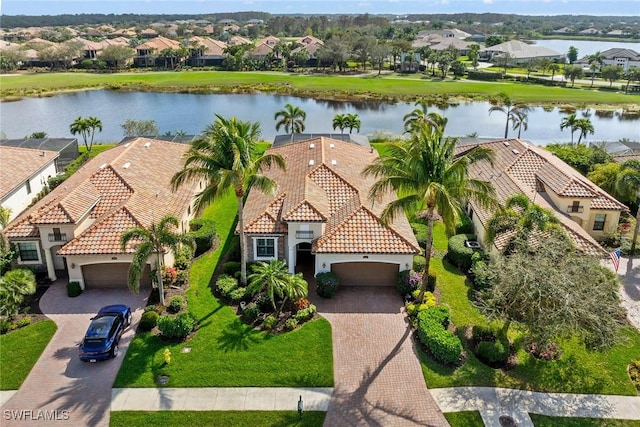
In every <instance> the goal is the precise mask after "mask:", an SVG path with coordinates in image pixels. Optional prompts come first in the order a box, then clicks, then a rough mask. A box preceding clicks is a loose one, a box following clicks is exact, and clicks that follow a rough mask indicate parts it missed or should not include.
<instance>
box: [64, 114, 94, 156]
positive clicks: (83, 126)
mask: <svg viewBox="0 0 640 427" xmlns="http://www.w3.org/2000/svg"><path fill="white" fill-rule="evenodd" d="M96 129H97V130H99V131H100V132H102V122H101V121H100V119H98V118H97V117H87V118H86V119H85V118H82V117H78V118H77V119H75V120H74V121H73V123H71V126H69V130H70V131H71V134H72V135H77V134H80V136H82V139H83V141H84V146H85V147H86V148H87V151H91V148H92V147H93V137H94V135H95V133H96ZM89 137H91V141H90V142H88V141H87V139H88V138H89Z"/></svg>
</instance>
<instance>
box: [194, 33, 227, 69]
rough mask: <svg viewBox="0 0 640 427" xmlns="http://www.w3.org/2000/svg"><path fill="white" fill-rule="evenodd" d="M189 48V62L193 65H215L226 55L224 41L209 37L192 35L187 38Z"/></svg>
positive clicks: (220, 62)
mask: <svg viewBox="0 0 640 427" xmlns="http://www.w3.org/2000/svg"><path fill="white" fill-rule="evenodd" d="M189 45H190V49H191V57H190V62H191V65H193V66H217V65H221V64H222V62H223V61H224V59H225V57H226V55H225V53H224V50H225V49H226V48H227V44H226V43H225V42H221V41H219V40H214V39H212V38H209V37H198V36H194V37H191V38H190V39H189Z"/></svg>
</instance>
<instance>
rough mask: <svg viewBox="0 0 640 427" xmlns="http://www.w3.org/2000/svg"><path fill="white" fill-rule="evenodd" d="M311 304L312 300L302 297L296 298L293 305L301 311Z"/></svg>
mask: <svg viewBox="0 0 640 427" xmlns="http://www.w3.org/2000/svg"><path fill="white" fill-rule="evenodd" d="M310 304H311V302H309V300H308V299H306V298H300V299H298V300H295V301H294V302H293V307H294V308H295V310H296V311H300V310H304V309H305V308H307V307H309V305H310Z"/></svg>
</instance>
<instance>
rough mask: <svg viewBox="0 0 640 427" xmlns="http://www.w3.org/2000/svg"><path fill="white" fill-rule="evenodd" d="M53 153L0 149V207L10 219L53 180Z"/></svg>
mask: <svg viewBox="0 0 640 427" xmlns="http://www.w3.org/2000/svg"><path fill="white" fill-rule="evenodd" d="M59 156H60V153H58V152H56V151H47V150H34V149H30V148H19V147H12V146H5V145H0V206H2V207H3V208H5V209H11V215H10V216H9V220H12V219H14V218H15V217H17V216H18V214H20V212H22V211H23V210H24V209H25V208H26V207H27V206H29V205H30V204H31V202H32V201H33V198H34V197H35V196H36V195H37V194H38V193H39V192H40V191H42V189H43V188H44V187H46V185H47V181H48V179H49V178H51V177H53V176H56V173H57V169H56V160H57V159H58V157H59Z"/></svg>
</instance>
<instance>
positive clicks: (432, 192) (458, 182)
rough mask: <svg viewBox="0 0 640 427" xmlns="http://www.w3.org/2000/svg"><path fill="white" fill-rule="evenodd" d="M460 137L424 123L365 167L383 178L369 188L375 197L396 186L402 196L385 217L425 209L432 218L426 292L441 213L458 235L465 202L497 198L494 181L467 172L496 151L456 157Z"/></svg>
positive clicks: (479, 149)
mask: <svg viewBox="0 0 640 427" xmlns="http://www.w3.org/2000/svg"><path fill="white" fill-rule="evenodd" d="M456 142H457V139H456V138H448V137H444V136H443V129H441V128H438V127H435V126H433V125H430V124H428V123H425V124H424V125H423V126H422V127H420V128H416V129H414V131H413V132H412V133H411V137H410V138H408V139H406V140H402V141H399V142H395V143H392V144H389V151H388V154H386V155H384V156H383V157H379V158H377V159H375V160H374V162H373V163H372V164H371V165H369V166H367V167H366V168H365V169H364V171H363V174H364V175H365V176H373V177H375V178H377V179H378V181H377V182H376V183H374V184H373V186H372V187H371V190H370V192H369V199H370V200H371V201H375V200H376V199H378V198H379V197H380V196H381V195H383V194H385V193H387V192H388V191H395V192H396V194H397V195H398V198H397V199H396V200H394V201H393V202H391V203H389V204H388V205H387V206H386V207H385V208H384V209H383V211H382V215H381V218H382V220H383V221H385V222H391V221H393V219H394V217H395V216H396V215H401V214H403V213H404V212H410V211H416V210H422V211H423V212H422V213H421V216H423V217H424V218H425V219H426V220H427V238H426V244H425V258H426V266H425V273H424V275H423V279H422V285H421V288H420V289H421V294H422V295H423V294H424V291H425V290H426V288H427V284H428V277H429V264H430V260H431V248H432V245H433V224H434V222H435V221H436V216H437V215H436V212H437V214H438V215H439V216H440V218H442V221H443V222H444V225H445V227H446V230H447V233H448V234H453V233H454V231H455V226H456V224H457V222H458V220H459V218H460V215H462V204H463V203H464V202H465V201H468V200H473V201H475V202H477V203H479V204H480V205H482V206H494V205H495V204H496V203H497V202H496V201H495V190H494V188H493V186H492V185H491V183H489V182H486V181H481V180H478V179H474V178H470V177H469V175H468V166H469V165H470V164H471V163H474V162H476V161H479V160H483V159H485V160H488V161H492V157H493V155H492V154H493V152H492V151H491V150H488V149H486V148H485V147H476V148H474V149H472V150H470V151H469V152H467V153H466V154H465V155H462V156H459V157H456V156H455V154H454V148H455V145H456ZM422 295H421V296H420V297H419V299H420V298H422Z"/></svg>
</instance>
